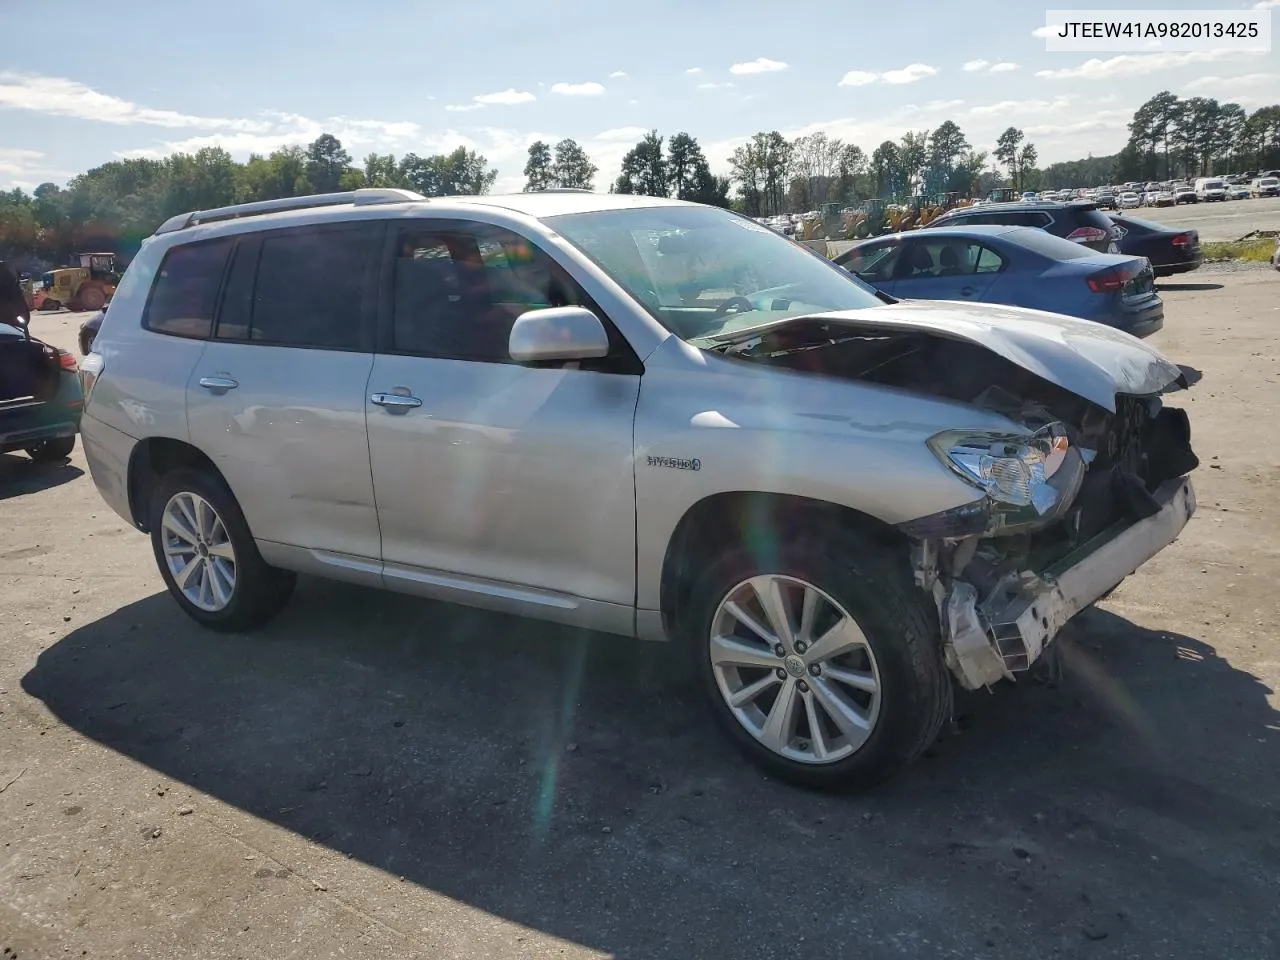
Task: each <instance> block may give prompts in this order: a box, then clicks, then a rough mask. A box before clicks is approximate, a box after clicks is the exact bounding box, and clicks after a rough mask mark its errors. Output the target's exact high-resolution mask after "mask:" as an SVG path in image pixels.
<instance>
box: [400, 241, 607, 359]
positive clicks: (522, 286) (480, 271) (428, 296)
mask: <svg viewBox="0 0 1280 960" xmlns="http://www.w3.org/2000/svg"><path fill="white" fill-rule="evenodd" d="M396 249H397V252H396V263H395V295H394V299H393V308H392V309H393V325H392V347H393V349H395V350H396V351H397V352H403V353H412V354H416V355H420V356H428V357H439V358H446V359H455V360H477V361H483V362H489V363H509V362H511V357H510V352H509V346H508V344H509V341H510V336H511V328H512V326H514V324H515V321H516V318H517V317H519V316H520V315H521V314H522V313H527V312H528V311H530V310H537V309H540V308H545V307H566V306H582V307H586V308H588V309H590V310H593V312H596V313H597V315H598V313H599V311H598V310H596V308H595V306H594V305H593V304H592V303H591V302H590V299H589V298H588V297H587V295H586V294H585V293H584V292H583V291H582V289H581V288H580V287H579V286H578V284H577V283H576V282H575V281H574V280H573V279H572V278H571V277H570V276H569V275H568V274H567V273H566V272H565V271H564V269H563V268H562V267H560V266H559V264H557V263H555V261H553V260H552V259H551V258H550V257H549V256H547V254H546V253H545V252H544V251H542V250H540V249H539V248H537V247H535V246H534V245H533V244H532V243H530V242H529V241H528V240H526V239H525V238H523V237H520V236H517V235H516V234H514V233H512V232H511V231H509V230H504V229H502V228H500V227H493V226H490V225H488V224H482V223H462V222H458V223H439V224H434V223H433V224H415V225H410V226H405V227H402V228H401V229H400V234H399V236H398V238H397V248H396ZM601 319H602V320H603V318H601Z"/></svg>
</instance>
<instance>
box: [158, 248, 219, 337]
mask: <svg viewBox="0 0 1280 960" xmlns="http://www.w3.org/2000/svg"><path fill="white" fill-rule="evenodd" d="M233 245H234V241H233V240H231V239H229V238H222V239H217V240H206V241H203V242H201V243H186V244H182V245H181V246H177V247H174V248H172V249H171V250H170V251H169V252H168V253H167V254H165V258H164V261H163V262H162V263H161V264H160V270H159V271H158V272H157V274H156V278H155V282H154V283H153V284H152V286H151V295H150V297H149V298H148V300H147V307H146V310H145V311H144V312H143V315H142V326H143V327H144V328H146V329H147V330H151V331H153V332H155V333H163V334H167V335H169V336H173V337H190V338H195V339H204V338H206V337H208V336H209V332H210V329H211V328H212V326H213V312H214V308H215V307H216V305H217V302H218V290H219V289H220V288H221V286H222V277H223V274H224V273H225V272H226V267H227V258H228V256H229V255H230V253H231V248H232V246H233Z"/></svg>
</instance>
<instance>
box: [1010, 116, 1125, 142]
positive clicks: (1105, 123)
mask: <svg viewBox="0 0 1280 960" xmlns="http://www.w3.org/2000/svg"><path fill="white" fill-rule="evenodd" d="M1131 119H1133V112H1132V111H1125V110H1100V111H1097V112H1095V113H1094V114H1093V115H1092V116H1089V117H1085V118H1083V119H1081V120H1073V121H1069V122H1067V123H1038V124H1033V125H1031V126H1029V127H1023V128H1022V132H1023V133H1025V134H1026V135H1027V136H1029V137H1049V138H1053V137H1066V136H1076V135H1077V134H1081V133H1096V132H1099V131H1112V130H1127V129H1128V127H1129V121H1130V120H1131Z"/></svg>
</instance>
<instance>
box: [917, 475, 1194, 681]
mask: <svg viewBox="0 0 1280 960" xmlns="http://www.w3.org/2000/svg"><path fill="white" fill-rule="evenodd" d="M1154 497H1155V500H1156V502H1157V503H1158V504H1159V505H1160V509H1159V510H1158V511H1157V512H1156V513H1155V514H1153V515H1152V516H1149V517H1147V518H1145V519H1143V520H1138V521H1136V522H1133V523H1130V524H1127V525H1121V524H1117V525H1116V526H1115V527H1111V528H1109V529H1107V530H1105V531H1103V532H1102V533H1100V534H1098V536H1096V537H1094V538H1093V539H1092V540H1090V541H1089V542H1087V543H1084V544H1082V545H1081V546H1079V547H1078V548H1076V549H1075V550H1074V551H1072V552H1071V553H1070V554H1068V555H1067V556H1066V557H1064V558H1062V560H1060V561H1058V562H1057V563H1055V564H1053V565H1052V566H1051V567H1049V568H1048V569H1046V570H1043V571H1040V572H1036V571H1031V570H1026V571H1022V572H1020V573H1018V574H1017V575H1016V576H1010V577H1006V578H1005V579H1003V580H1002V581H1001V582H1000V583H999V584H997V585H996V587H995V588H994V589H993V590H991V591H990V593H989V594H988V596H986V597H980V596H979V595H978V591H977V589H975V588H974V587H973V585H972V584H969V583H967V582H965V581H963V580H956V581H954V582H953V583H952V584H951V587H950V588H949V589H948V590H947V591H946V592H945V594H944V595H943V596H942V598H941V600H940V612H941V614H942V626H943V632H944V641H945V651H946V658H947V665H948V666H949V667H950V668H951V671H952V672H953V673H954V674H955V675H956V677H957V678H958V679H959V680H960V682H961V684H963V685H964V686H965V687H966V688H968V689H970V690H976V689H978V688H980V687H985V686H990V685H991V684H993V683H996V682H997V681H999V680H1002V679H1006V678H1008V679H1012V678H1013V675H1014V673H1016V672H1018V671H1020V670H1026V669H1027V668H1028V667H1030V666H1031V664H1033V663H1035V661H1036V660H1037V659H1039V658H1040V656H1041V654H1042V653H1044V651H1045V648H1046V647H1048V645H1049V643H1050V642H1051V641H1052V640H1053V638H1054V637H1055V636H1056V635H1057V633H1058V631H1060V630H1061V629H1062V628H1063V626H1065V625H1066V623H1067V621H1068V620H1070V619H1071V618H1072V617H1074V616H1075V615H1076V614H1077V613H1079V612H1080V611H1081V610H1083V609H1085V608H1086V607H1088V606H1089V605H1090V604H1092V603H1094V602H1095V601H1096V600H1098V599H1100V598H1101V597H1102V596H1104V595H1105V594H1106V593H1107V592H1108V591H1109V590H1111V589H1112V588H1113V587H1115V586H1116V585H1117V584H1119V583H1120V581H1121V580H1123V579H1124V578H1125V577H1127V576H1128V575H1129V574H1131V573H1133V572H1134V571H1135V570H1137V569H1138V567H1140V566H1142V564H1144V563H1145V562H1146V561H1147V560H1149V559H1150V558H1151V557H1153V556H1155V555H1156V554H1157V553H1159V552H1160V551H1161V550H1163V549H1164V548H1165V547H1167V546H1168V545H1169V544H1170V543H1172V542H1173V541H1174V540H1175V539H1177V537H1178V534H1179V533H1180V532H1181V531H1182V528H1183V527H1185V526H1186V525H1187V521H1189V520H1190V519H1191V516H1192V514H1194V513H1195V510H1196V497H1195V491H1194V490H1193V489H1192V486H1191V481H1190V480H1189V479H1188V478H1187V477H1178V478H1176V479H1174V480H1169V481H1168V482H1166V483H1164V484H1163V485H1161V486H1160V488H1159V489H1158V490H1157V491H1156V492H1155V494H1154Z"/></svg>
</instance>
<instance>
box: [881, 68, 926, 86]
mask: <svg viewBox="0 0 1280 960" xmlns="http://www.w3.org/2000/svg"><path fill="white" fill-rule="evenodd" d="M937 72H938V68H937V67H931V66H929V65H928V64H927V63H912V64H909V65H908V66H905V67H903V68H902V69H901V70H886V71H885V72H884V73H882V74H880V79H881V80H883V81H884V82H885V83H915V82H916V81H917V80H923V79H924V78H925V77H932V76H933V75H934V74H935V73H937Z"/></svg>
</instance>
